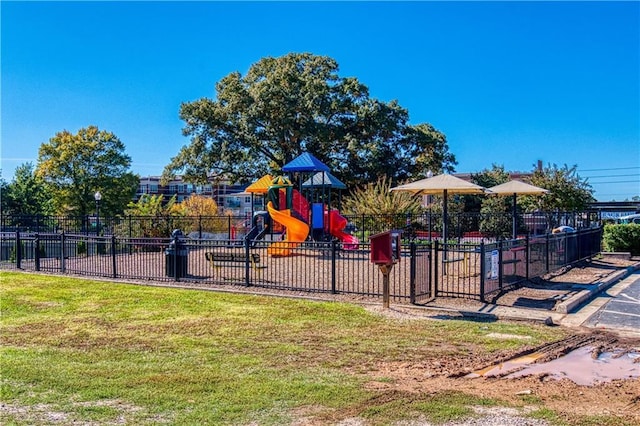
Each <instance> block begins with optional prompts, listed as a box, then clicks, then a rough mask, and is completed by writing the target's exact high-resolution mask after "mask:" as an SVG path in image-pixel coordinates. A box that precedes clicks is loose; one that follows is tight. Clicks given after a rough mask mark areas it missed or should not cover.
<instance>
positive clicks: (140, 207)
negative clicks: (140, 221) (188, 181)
mask: <svg viewBox="0 0 640 426" xmlns="http://www.w3.org/2000/svg"><path fill="white" fill-rule="evenodd" d="M175 202H176V195H174V196H173V197H171V198H170V199H169V201H167V202H166V203H165V202H164V195H162V194H155V195H151V194H142V196H141V197H140V198H139V199H138V201H136V202H133V201H130V202H129V204H127V208H126V210H125V214H126V215H128V216H169V215H170V214H171V210H172V209H173V206H174V205H175Z"/></svg>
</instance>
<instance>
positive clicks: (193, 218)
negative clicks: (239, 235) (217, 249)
mask: <svg viewBox="0 0 640 426" xmlns="http://www.w3.org/2000/svg"><path fill="white" fill-rule="evenodd" d="M171 214H172V215H175V216H181V217H184V219H181V220H179V221H178V222H176V226H177V227H178V228H181V229H182V230H183V231H184V232H185V233H189V232H193V231H198V230H202V231H205V232H216V231H219V230H222V229H226V227H227V224H228V220H227V219H225V218H221V217H220V216H217V215H218V204H217V203H216V202H215V200H214V199H213V198H209V197H203V196H202V195H191V196H190V197H189V198H187V199H186V200H184V201H183V202H181V203H178V204H174V205H173V207H171Z"/></svg>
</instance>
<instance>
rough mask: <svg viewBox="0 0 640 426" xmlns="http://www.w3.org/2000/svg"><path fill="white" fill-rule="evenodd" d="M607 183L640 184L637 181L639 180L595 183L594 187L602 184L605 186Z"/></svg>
mask: <svg viewBox="0 0 640 426" xmlns="http://www.w3.org/2000/svg"><path fill="white" fill-rule="evenodd" d="M612 177H613V176H612ZM605 183H640V181H637V180H615V181H611V182H593V184H594V185H602V184H605Z"/></svg>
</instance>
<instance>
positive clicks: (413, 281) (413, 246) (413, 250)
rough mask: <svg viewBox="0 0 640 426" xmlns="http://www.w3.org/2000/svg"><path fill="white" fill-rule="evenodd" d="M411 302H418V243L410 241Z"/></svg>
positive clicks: (413, 303)
mask: <svg viewBox="0 0 640 426" xmlns="http://www.w3.org/2000/svg"><path fill="white" fill-rule="evenodd" d="M409 253H410V255H409V303H411V304H412V305H415V303H416V261H417V259H416V243H415V241H411V242H410V243H409Z"/></svg>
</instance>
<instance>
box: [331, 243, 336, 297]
mask: <svg viewBox="0 0 640 426" xmlns="http://www.w3.org/2000/svg"><path fill="white" fill-rule="evenodd" d="M337 251H338V242H337V241H336V240H332V241H331V294H336V253H337Z"/></svg>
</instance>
